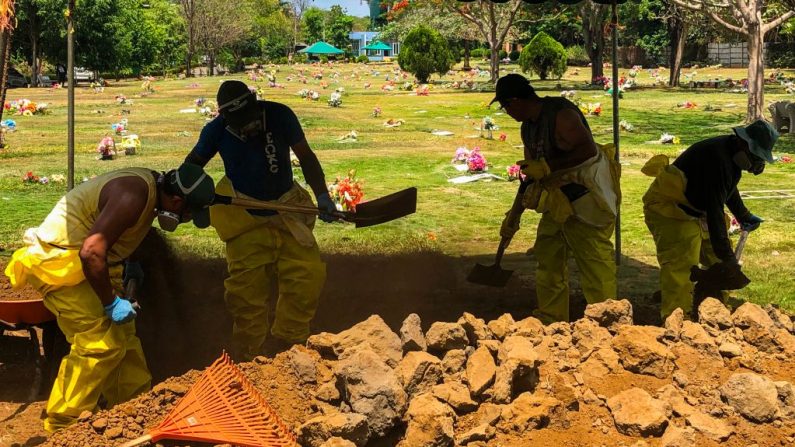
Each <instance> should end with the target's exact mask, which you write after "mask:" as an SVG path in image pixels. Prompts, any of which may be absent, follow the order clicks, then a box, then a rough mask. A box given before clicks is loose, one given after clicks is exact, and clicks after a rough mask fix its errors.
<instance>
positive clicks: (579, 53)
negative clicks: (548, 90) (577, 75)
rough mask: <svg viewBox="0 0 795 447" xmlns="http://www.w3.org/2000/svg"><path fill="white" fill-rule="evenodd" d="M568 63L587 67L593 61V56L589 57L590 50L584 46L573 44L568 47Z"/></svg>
mask: <svg viewBox="0 0 795 447" xmlns="http://www.w3.org/2000/svg"><path fill="white" fill-rule="evenodd" d="M566 63H567V64H569V65H578V66H580V67H585V66H587V65H588V64H590V63H591V58H590V57H588V52H587V51H585V48H584V47H581V46H579V45H572V46H570V47H568V48H566Z"/></svg>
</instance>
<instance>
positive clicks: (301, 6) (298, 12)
mask: <svg viewBox="0 0 795 447" xmlns="http://www.w3.org/2000/svg"><path fill="white" fill-rule="evenodd" d="M289 5H290V12H291V13H292V19H293V46H292V48H290V49H289V51H288V52H290V53H292V52H293V51H295V47H296V46H297V45H298V36H299V33H300V31H301V27H300V26H299V25H300V24H301V17H303V16H304V11H306V8H308V7H309V0H290V3H289Z"/></svg>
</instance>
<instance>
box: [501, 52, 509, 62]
mask: <svg viewBox="0 0 795 447" xmlns="http://www.w3.org/2000/svg"><path fill="white" fill-rule="evenodd" d="M506 57H508V52H507V51H505V50H500V60H503V59H505V58H506Z"/></svg>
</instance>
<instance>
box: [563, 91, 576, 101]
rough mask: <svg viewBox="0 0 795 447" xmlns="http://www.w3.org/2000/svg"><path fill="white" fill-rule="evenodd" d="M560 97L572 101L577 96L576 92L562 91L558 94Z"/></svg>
mask: <svg viewBox="0 0 795 447" xmlns="http://www.w3.org/2000/svg"><path fill="white" fill-rule="evenodd" d="M560 96H561V97H563V98H566V99H568V100H569V101H574V97H575V96H577V91H576V90H563V91H562V92H560Z"/></svg>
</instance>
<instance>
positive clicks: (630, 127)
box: [618, 120, 635, 132]
mask: <svg viewBox="0 0 795 447" xmlns="http://www.w3.org/2000/svg"><path fill="white" fill-rule="evenodd" d="M618 127H620V128H621V129H623V130H626V131H627V132H633V131H634V130H635V126H634V125H632V123H630V122H629V121H627V120H621V121H620V122H619V123H618Z"/></svg>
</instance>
